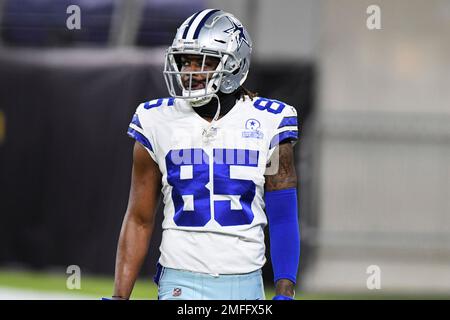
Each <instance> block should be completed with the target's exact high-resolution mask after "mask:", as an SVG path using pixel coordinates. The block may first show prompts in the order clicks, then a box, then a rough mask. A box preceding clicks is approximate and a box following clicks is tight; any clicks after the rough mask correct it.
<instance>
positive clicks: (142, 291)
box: [0, 270, 450, 300]
mask: <svg viewBox="0 0 450 320" xmlns="http://www.w3.org/2000/svg"><path fill="white" fill-rule="evenodd" d="M67 277H68V275H66V274H65V273H55V272H53V273H45V272H30V271H10V270H0V287H1V288H8V287H9V288H14V289H27V290H34V291H41V292H52V293H62V294H74V295H83V296H89V297H93V298H96V297H98V298H99V299H100V298H101V297H109V296H111V295H112V291H113V284H114V280H113V278H112V277H98V276H89V275H83V274H82V276H81V288H80V289H79V290H69V289H67V288H66V281H67ZM273 295H274V289H273V288H272V287H267V286H266V298H268V299H270V297H272V296H273ZM156 298H157V288H156V286H155V285H154V283H153V282H152V279H151V278H148V279H139V280H138V281H137V282H136V285H135V287H134V290H133V293H132V296H131V299H156ZM296 298H297V299H299V300H329V299H332V300H335V299H339V300H354V299H358V300H361V299H364V300H365V299H369V300H372V299H386V300H391V299H400V300H410V299H445V300H449V299H450V294H447V295H446V294H404V293H398V294H393V293H382V292H377V291H374V292H369V291H368V292H359V293H357V292H355V293H297V295H296Z"/></svg>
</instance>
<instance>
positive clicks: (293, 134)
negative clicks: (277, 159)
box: [270, 130, 298, 149]
mask: <svg viewBox="0 0 450 320" xmlns="http://www.w3.org/2000/svg"><path fill="white" fill-rule="evenodd" d="M286 139H294V140H297V139H298V131H297V130H288V131H283V132H281V133H279V134H277V135H276V136H275V137H273V138H272V140H271V141H270V149H272V148H273V147H276V146H277V145H279V144H280V143H281V142H283V141H284V140H286Z"/></svg>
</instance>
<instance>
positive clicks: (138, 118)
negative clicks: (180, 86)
mask: <svg viewBox="0 0 450 320" xmlns="http://www.w3.org/2000/svg"><path fill="white" fill-rule="evenodd" d="M143 110H144V104H143V103H142V104H140V105H139V106H138V107H137V109H136V112H135V114H134V115H133V117H132V118H131V122H130V124H129V125H128V130H127V134H128V136H129V137H131V138H133V139H134V140H136V141H137V142H139V143H140V144H141V145H142V146H143V147H144V148H145V149H146V150H147V151H148V153H149V154H150V156H151V157H152V159H153V160H154V161H155V162H157V160H156V154H155V149H154V146H155V144H154V140H153V136H152V135H151V131H150V130H148V125H144V126H143V125H142V120H143V119H144V116H143V114H142V113H143ZM146 127H147V130H146Z"/></svg>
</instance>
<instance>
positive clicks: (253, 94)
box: [236, 86, 258, 101]
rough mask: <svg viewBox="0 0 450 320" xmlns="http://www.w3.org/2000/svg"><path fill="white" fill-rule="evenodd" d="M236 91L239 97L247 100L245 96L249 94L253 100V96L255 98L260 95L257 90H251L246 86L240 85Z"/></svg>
mask: <svg viewBox="0 0 450 320" xmlns="http://www.w3.org/2000/svg"><path fill="white" fill-rule="evenodd" d="M236 93H237V97H238V99H241V98H243V99H244V101H245V96H248V97H249V98H250V100H251V101H253V98H254V97H257V96H258V93H257V92H253V91H250V90H248V89H247V88H244V87H242V86H241V87H239V88H238V89H237V90H236Z"/></svg>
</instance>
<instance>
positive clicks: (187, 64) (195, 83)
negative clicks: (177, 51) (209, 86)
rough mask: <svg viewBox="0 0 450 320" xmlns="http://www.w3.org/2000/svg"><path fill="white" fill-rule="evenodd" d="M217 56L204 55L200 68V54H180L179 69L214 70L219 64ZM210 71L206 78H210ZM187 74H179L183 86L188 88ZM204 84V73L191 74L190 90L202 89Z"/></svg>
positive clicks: (183, 70) (185, 70)
mask: <svg viewBox="0 0 450 320" xmlns="http://www.w3.org/2000/svg"><path fill="white" fill-rule="evenodd" d="M219 61H220V60H219V58H216V57H208V56H207V57H206V59H205V67H204V68H203V70H202V64H203V56H201V55H194V54H192V55H182V56H181V71H182V72H196V71H214V70H216V68H217V65H218V64H219ZM212 75H213V74H212V73H210V74H209V76H208V80H211V77H212ZM189 78H190V77H189V75H187V74H185V75H182V76H181V80H182V82H183V86H184V88H186V89H189V81H190V79H189ZM205 86H206V74H198V73H197V74H195V73H194V74H193V75H192V87H191V90H199V89H204V88H205Z"/></svg>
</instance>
